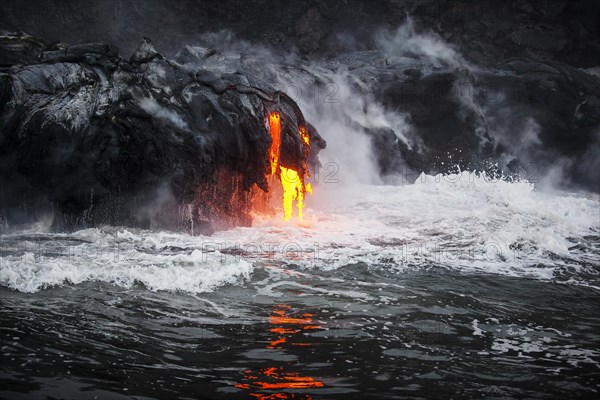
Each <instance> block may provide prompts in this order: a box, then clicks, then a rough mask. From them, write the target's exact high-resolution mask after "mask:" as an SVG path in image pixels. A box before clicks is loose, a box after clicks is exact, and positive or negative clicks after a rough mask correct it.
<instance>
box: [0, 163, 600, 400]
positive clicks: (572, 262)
mask: <svg viewBox="0 0 600 400" xmlns="http://www.w3.org/2000/svg"><path fill="white" fill-rule="evenodd" d="M0 250H1V252H2V254H1V258H0V262H1V264H0V302H1V312H2V322H1V324H0V337H1V346H2V352H1V354H2V360H1V361H2V362H1V370H0V371H1V372H0V383H1V385H0V398H6V399H38V398H39V399H46V398H65V399H88V398H89V399H113V398H115V399H125V398H132V399H154V398H157V399H158V398H161V399H162V398H182V399H196V398H206V399H213V398H214V399H230V398H231V399H237V398H240V399H244V398H259V399H328V398H360V399H363V398H465V397H468V398H475V397H476V398H480V397H485V398H498V399H500V398H597V397H598V396H600V313H599V311H600V197H599V196H598V195H597V194H586V193H567V192H552V193H546V192H542V191H539V190H536V188H535V187H534V185H533V184H531V183H528V182H525V181H514V182H512V181H506V180H497V179H492V178H491V177H489V176H486V175H485V174H473V173H468V172H462V173H458V174H454V175H438V176H427V175H421V176H420V177H419V178H418V179H417V181H416V182H415V183H414V184H410V185H403V186H402V185H399V186H374V185H352V186H347V185H342V184H336V183H329V184H325V183H323V184H321V185H315V187H314V195H313V196H312V197H311V198H309V199H308V200H307V208H306V209H305V219H304V221H297V220H293V221H290V222H283V221H281V219H280V218H275V217H257V218H256V219H255V223H254V226H253V227H250V228H236V229H231V230H228V231H222V232H217V233H216V234H214V235H213V236H211V237H204V236H188V235H184V234H178V233H172V232H155V231H144V230H135V229H130V228H119V227H105V228H99V229H86V230H82V231H78V232H73V233H69V234H59V233H47V232H44V229H43V228H42V227H39V226H38V227H32V228H31V229H30V230H29V231H21V232H13V233H10V234H6V235H3V236H2V237H1V243H0Z"/></svg>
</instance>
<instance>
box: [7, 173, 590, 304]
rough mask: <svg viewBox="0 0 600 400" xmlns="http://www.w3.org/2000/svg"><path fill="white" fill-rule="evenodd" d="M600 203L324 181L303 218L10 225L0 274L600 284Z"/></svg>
mask: <svg viewBox="0 0 600 400" xmlns="http://www.w3.org/2000/svg"><path fill="white" fill-rule="evenodd" d="M599 205H600V199H599V197H598V195H591V194H569V193H554V194H545V193H540V192H538V191H536V190H535V188H534V186H533V185H532V184H530V183H528V182H508V181H505V180H494V179H492V178H490V177H489V176H486V175H485V174H472V173H467V172H462V173H459V174H453V175H452V174H451V175H437V176H428V175H421V176H420V177H419V178H418V179H417V181H416V183H415V184H411V185H405V186H369V185H355V186H352V187H349V186H347V185H346V186H344V187H342V186H341V185H340V186H337V185H336V184H324V183H321V184H315V185H314V196H312V197H309V198H308V199H307V209H306V210H305V221H303V222H299V221H290V222H283V221H282V220H281V219H280V218H256V220H255V223H254V226H253V227H250V228H248V227H240V228H235V229H231V230H228V231H222V232H217V233H216V234H215V235H213V236H212V237H203V236H199V237H193V236H188V235H184V234H177V233H167V232H152V231H143V230H132V229H128V230H124V229H122V228H121V229H119V228H105V229H103V230H99V229H87V230H83V231H79V232H75V233H73V234H45V233H40V234H37V235H38V236H35V235H33V237H32V235H31V234H29V236H27V237H24V236H19V235H18V234H14V235H12V236H11V235H7V236H5V237H4V238H3V243H2V247H3V257H2V259H1V260H0V261H1V266H0V268H1V269H0V284H2V285H3V286H6V287H9V288H12V289H16V290H19V291H23V292H35V291H38V290H41V289H43V288H47V287H51V286H54V285H61V284H65V283H70V284H78V283H81V282H85V281H94V280H96V281H103V282H110V283H113V284H116V285H121V286H125V287H129V286H131V285H133V284H134V283H136V282H138V283H143V284H144V285H145V286H146V287H147V288H149V289H151V290H168V291H185V292H191V293H199V292H206V291H211V290H214V289H215V288H217V287H220V286H222V285H225V284H239V283H240V282H243V281H244V280H247V279H250V278H251V274H252V272H253V270H254V268H255V267H258V268H266V269H269V268H271V267H273V266H277V268H283V269H284V270H286V271H295V273H301V271H306V272H308V271H312V272H311V273H313V274H318V271H320V270H333V269H338V268H343V267H345V266H348V265H365V266H367V267H369V268H375V269H385V270H389V271H395V272H397V273H399V274H402V273H403V272H404V271H407V270H409V269H420V268H446V269H452V270H456V271H459V272H460V273H468V274H473V273H486V274H501V275H509V276H515V277H527V278H535V279H542V280H555V281H559V282H564V283H566V284H582V285H587V286H593V287H598V282H597V281H598V272H597V270H598V266H599V265H600V251H599V249H598V236H599V235H600V206H599ZM590 238H591V239H590ZM38 239H43V241H42V243H44V246H42V247H41V248H40V246H39V245H36V243H39V240H38ZM15 246H16V247H19V248H20V250H19V251H16V250H15V249H14V248H15ZM17 250H18V249H17ZM361 263H362V264H361ZM265 284H272V281H269V282H265Z"/></svg>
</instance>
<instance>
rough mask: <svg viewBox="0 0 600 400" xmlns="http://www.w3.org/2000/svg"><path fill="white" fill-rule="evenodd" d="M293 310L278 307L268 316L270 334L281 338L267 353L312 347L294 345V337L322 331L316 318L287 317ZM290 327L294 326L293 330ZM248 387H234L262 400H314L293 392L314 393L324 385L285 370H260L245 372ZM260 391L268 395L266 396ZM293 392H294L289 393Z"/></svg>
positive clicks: (277, 367)
mask: <svg viewBox="0 0 600 400" xmlns="http://www.w3.org/2000/svg"><path fill="white" fill-rule="evenodd" d="M290 309H291V307H290V306H289V305H286V304H279V305H277V306H276V307H275V309H274V310H273V313H272V315H271V316H269V325H270V326H271V327H270V328H269V332H271V333H275V334H277V335H279V336H278V337H277V338H275V339H273V340H271V341H270V342H269V344H268V345H267V349H272V350H277V349H281V348H283V345H285V344H287V345H289V346H300V347H303V346H310V343H303V342H294V341H292V339H294V335H297V334H298V333H301V332H305V331H308V330H314V329H319V328H321V326H320V325H317V324H315V322H314V320H313V314H310V313H304V314H301V315H299V316H290V315H288V313H289V310H290ZM290 325H291V326H290ZM244 381H245V383H238V384H236V385H235V387H236V388H238V389H243V390H249V391H251V392H250V393H249V394H250V395H251V396H253V397H256V398H258V399H262V400H271V399H273V400H274V399H304V400H310V399H312V396H311V395H310V394H307V393H298V392H293V390H299V389H304V390H306V389H314V388H321V387H324V386H325V384H324V383H323V382H322V381H320V380H317V379H315V378H312V377H310V376H303V375H301V373H300V372H296V371H286V370H285V368H284V367H282V366H275V367H266V368H261V369H259V370H258V371H253V370H246V371H244ZM257 391H268V392H267V393H262V392H257ZM290 391H292V392H290Z"/></svg>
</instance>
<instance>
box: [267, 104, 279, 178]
mask: <svg viewBox="0 0 600 400" xmlns="http://www.w3.org/2000/svg"><path fill="white" fill-rule="evenodd" d="M269 130H270V132H271V138H272V141H271V150H270V152H269V156H270V160H269V161H270V162H271V175H275V174H276V173H277V167H278V166H279V147H280V146H281V116H280V115H279V113H278V112H277V111H274V112H272V113H271V114H270V115H269Z"/></svg>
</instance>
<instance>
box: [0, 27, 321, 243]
mask: <svg viewBox="0 0 600 400" xmlns="http://www.w3.org/2000/svg"><path fill="white" fill-rule="evenodd" d="M23 40H25V41H26V43H24V44H23V45H21V47H20V48H19V47H18V46H17V45H16V44H15V43H16V41H17V40H12V42H11V46H12V50H11V51H12V53H11V57H6V58H4V59H3V60H2V61H3V63H4V65H7V64H10V63H12V62H14V60H19V62H20V63H18V64H17V63H15V64H14V65H12V66H10V67H7V68H5V72H4V73H2V75H1V80H0V82H1V86H2V89H3V90H2V97H1V99H0V132H1V134H0V176H1V190H0V215H2V216H3V217H4V219H6V220H7V221H8V224H9V226H10V225H14V224H18V223H22V222H28V221H32V220H37V219H40V218H42V217H44V215H47V214H51V215H52V216H53V226H54V228H55V229H61V230H62V229H73V228H80V227H86V226H96V225H99V224H115V225H129V226H141V227H161V228H168V229H184V230H191V231H192V232H193V233H199V232H210V231H211V230H212V229H215V228H223V227H228V226H234V225H240V224H242V225H244V224H245V225H247V224H249V223H250V217H249V215H248V213H247V210H249V207H248V202H249V201H250V192H249V189H250V188H251V187H252V186H253V185H254V184H256V185H257V186H258V187H260V188H262V189H263V190H267V189H268V184H267V181H266V176H265V175H266V172H267V171H268V168H269V165H268V163H269V161H268V151H269V148H270V145H271V136H270V133H269V130H268V122H267V116H268V114H269V113H270V112H271V111H278V112H279V113H280V114H281V120H282V123H281V124H282V143H281V164H282V165H283V166H287V167H294V168H295V169H297V170H302V168H303V163H304V162H305V161H306V160H305V159H304V157H305V156H304V152H303V144H302V139H301V137H300V134H299V128H300V126H307V123H306V122H305V121H304V117H303V115H302V113H301V112H300V109H299V108H298V107H297V105H296V104H295V103H294V102H293V101H292V100H291V99H290V98H289V97H287V96H286V95H285V94H283V93H280V92H278V91H276V90H274V89H273V88H272V87H270V86H269V85H268V84H266V83H265V82H262V81H261V80H260V79H258V78H256V77H254V76H251V75H249V74H247V73H245V72H243V71H240V72H237V73H221V72H220V71H219V70H207V69H204V68H203V66H202V64H203V61H204V60H203V58H202V55H200V54H195V55H194V56H193V57H192V56H190V55H188V62H187V63H185V64H180V63H177V62H174V61H171V60H168V59H166V58H165V57H163V56H162V55H161V54H159V53H158V52H157V51H156V50H155V49H154V47H153V46H152V44H151V43H150V41H149V40H144V42H143V43H142V44H141V45H140V46H139V48H138V49H137V50H136V52H135V53H134V54H133V55H132V56H131V59H130V61H126V60H124V59H122V58H121V57H119V55H118V51H117V49H116V48H114V47H112V46H109V45H106V44H100V43H92V44H84V45H77V46H72V47H66V48H62V49H51V48H39V47H34V48H33V49H32V47H31V46H30V45H28V43H29V42H31V39H30V38H29V37H27V36H25V37H23ZM34 43H36V44H37V43H38V42H34ZM39 43H41V42H39ZM15 49H16V50H15ZM19 51H20V52H21V53H22V55H19ZM3 54H5V53H3ZM307 127H309V128H310V129H309V132H310V134H311V135H312V137H313V141H314V143H315V147H313V155H312V160H313V162H316V153H317V152H318V150H319V149H318V147H324V146H325V143H324V141H323V140H322V139H321V138H320V137H319V135H318V133H317V131H316V130H315V129H314V127H312V126H307Z"/></svg>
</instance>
